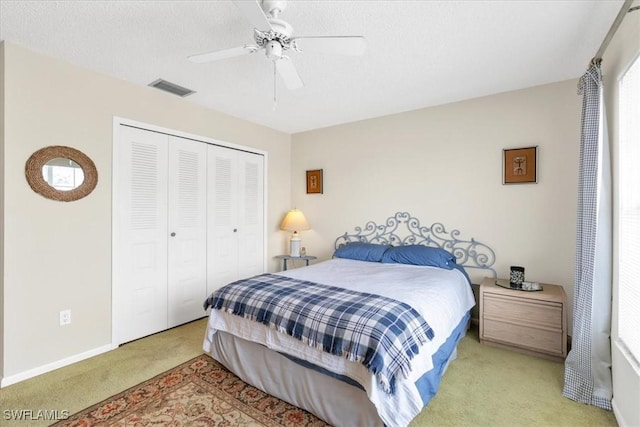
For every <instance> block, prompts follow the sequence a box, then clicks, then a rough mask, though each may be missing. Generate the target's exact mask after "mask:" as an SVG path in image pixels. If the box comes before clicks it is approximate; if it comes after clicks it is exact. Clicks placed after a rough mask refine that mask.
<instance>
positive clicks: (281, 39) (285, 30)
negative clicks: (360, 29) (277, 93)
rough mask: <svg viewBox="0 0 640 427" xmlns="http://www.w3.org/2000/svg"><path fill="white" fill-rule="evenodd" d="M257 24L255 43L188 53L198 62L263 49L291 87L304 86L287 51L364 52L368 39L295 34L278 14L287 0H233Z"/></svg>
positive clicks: (359, 53) (255, 25) (254, 36)
mask: <svg viewBox="0 0 640 427" xmlns="http://www.w3.org/2000/svg"><path fill="white" fill-rule="evenodd" d="M233 1H234V3H235V5H236V6H237V7H238V8H239V9H240V10H241V11H242V12H243V13H244V15H245V16H246V17H247V19H248V20H249V22H250V23H251V25H253V27H254V30H253V32H254V34H253V38H254V40H255V44H245V45H244V46H239V47H234V48H230V49H223V50H218V51H214V52H207V53H202V54H198V55H192V56H189V58H188V59H189V60H190V61H192V62H195V63H199V64H200V63H206V62H212V61H217V60H220V59H228V58H233V57H236V56H241V55H245V54H248V53H255V52H257V51H259V50H262V49H264V51H265V54H266V56H267V58H269V59H270V60H272V61H273V63H274V67H275V70H277V72H278V74H280V77H281V78H282V79H283V81H284V84H285V86H286V87H287V88H288V89H291V90H293V89H299V88H301V87H303V86H304V83H303V82H302V78H301V77H300V75H299V74H298V71H297V70H296V68H295V66H294V65H293V62H291V60H290V59H289V57H288V56H287V55H285V54H284V53H285V52H286V51H287V50H293V51H295V52H300V53H302V52H319V53H336V54H342V55H362V54H363V53H364V51H365V49H366V46H367V45H366V41H365V38H364V37H362V36H315V37H292V36H293V28H292V27H291V25H289V23H287V22H285V21H283V20H282V19H280V18H279V15H280V13H281V12H282V11H283V10H284V9H285V7H286V5H287V2H286V1H285V0H233Z"/></svg>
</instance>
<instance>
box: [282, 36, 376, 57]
mask: <svg viewBox="0 0 640 427" xmlns="http://www.w3.org/2000/svg"><path fill="white" fill-rule="evenodd" d="M291 46H292V48H293V49H294V50H296V51H297V52H313V53H316V52H318V53H336V54H339V55H362V54H364V52H365V50H366V49H367V41H366V39H365V38H364V37H362V36H326V37H324V36H318V37H296V38H294V39H293V40H292V41H291Z"/></svg>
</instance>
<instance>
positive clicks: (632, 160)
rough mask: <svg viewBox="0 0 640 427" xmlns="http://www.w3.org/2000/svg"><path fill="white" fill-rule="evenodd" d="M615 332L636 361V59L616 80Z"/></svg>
mask: <svg viewBox="0 0 640 427" xmlns="http://www.w3.org/2000/svg"><path fill="white" fill-rule="evenodd" d="M619 102H620V105H619V110H620V123H619V125H620V156H619V159H620V164H619V169H618V172H619V176H618V183H619V189H620V191H619V206H618V223H619V228H618V229H619V238H618V242H619V246H618V335H619V338H620V341H621V343H622V344H624V346H625V347H626V348H627V350H628V351H629V352H630V353H631V355H633V357H634V358H635V360H636V361H640V191H639V190H638V187H639V186H640V58H636V60H635V61H634V62H633V64H632V65H631V67H630V68H629V70H627V72H626V73H625V74H624V75H623V76H622V78H621V79H620V101H619Z"/></svg>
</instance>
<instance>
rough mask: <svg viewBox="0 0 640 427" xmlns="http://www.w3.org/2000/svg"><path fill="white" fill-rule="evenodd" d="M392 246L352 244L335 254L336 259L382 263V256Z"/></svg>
mask: <svg viewBox="0 0 640 427" xmlns="http://www.w3.org/2000/svg"><path fill="white" fill-rule="evenodd" d="M390 247H391V246H390V245H377V244H375V243H364V242H351V243H347V244H346V245H343V246H341V247H339V248H338V249H337V250H336V251H335V253H334V254H333V256H334V257H336V258H348V259H355V260H358V261H371V262H380V261H382V255H383V254H384V253H385V251H386V250H387V249H389V248H390Z"/></svg>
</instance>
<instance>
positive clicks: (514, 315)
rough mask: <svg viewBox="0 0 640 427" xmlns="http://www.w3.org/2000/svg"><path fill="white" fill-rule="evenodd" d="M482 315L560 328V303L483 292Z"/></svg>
mask: <svg viewBox="0 0 640 427" xmlns="http://www.w3.org/2000/svg"><path fill="white" fill-rule="evenodd" d="M483 303H484V310H483V311H484V313H483V314H484V316H485V317H493V318H500V319H505V320H511V321H514V322H515V323H520V324H523V325H524V326H531V325H534V326H538V325H539V326H546V327H552V328H553V327H555V328H558V329H559V328H561V325H562V304H560V303H556V302H546V301H545V302H541V301H531V300H526V299H522V298H517V297H509V296H505V295H493V294H487V293H485V294H484V300H483Z"/></svg>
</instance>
